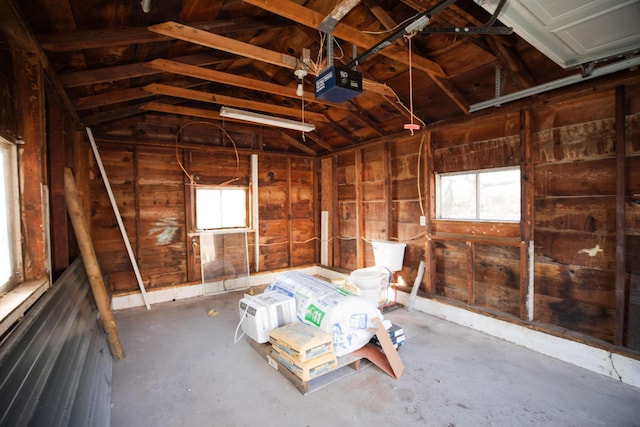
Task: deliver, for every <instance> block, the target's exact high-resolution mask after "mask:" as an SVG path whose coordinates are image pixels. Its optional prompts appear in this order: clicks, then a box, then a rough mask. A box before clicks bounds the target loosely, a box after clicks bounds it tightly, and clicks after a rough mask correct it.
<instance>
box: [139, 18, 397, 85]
mask: <svg viewBox="0 0 640 427" xmlns="http://www.w3.org/2000/svg"><path fill="white" fill-rule="evenodd" d="M149 31H153V32H156V33H159V34H164V35H167V36H170V37H173V38H175V39H179V40H184V41H187V42H190V43H194V44H198V45H200V46H206V47H210V48H212V49H218V50H222V51H224V52H229V53H233V54H234V55H240V56H244V57H246V58H251V59H255V60H257V61H261V62H266V63H267V64H272V65H276V66H278V67H283V68H287V69H290V70H295V69H296V68H297V67H298V65H299V62H298V58H296V57H295V56H291V55H287V54H285V53H280V52H275V51H273V50H269V49H265V48H263V47H260V46H255V45H252V44H250V43H244V42H241V41H238V40H234V39H231V38H228V37H223V36H221V35H218V34H214V33H211V32H208V31H203V30H199V29H197V28H193V27H190V26H188V25H183V24H178V23H177V22H172V21H169V22H165V23H162V24H157V25H152V26H150V27H149ZM307 71H308V72H309V74H311V75H313V74H315V73H314V72H313V70H307ZM292 77H293V74H292ZM362 89H363V90H364V91H369V92H375V93H378V94H381V95H384V94H385V93H388V89H387V88H386V87H385V86H384V85H381V84H380V83H378V82H374V81H371V80H367V79H362Z"/></svg>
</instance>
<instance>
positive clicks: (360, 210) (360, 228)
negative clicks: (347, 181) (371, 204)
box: [353, 149, 365, 268]
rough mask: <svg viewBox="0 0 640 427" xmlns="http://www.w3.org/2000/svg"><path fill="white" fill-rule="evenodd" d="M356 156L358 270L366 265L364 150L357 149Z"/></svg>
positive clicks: (354, 153)
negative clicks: (363, 182) (363, 180)
mask: <svg viewBox="0 0 640 427" xmlns="http://www.w3.org/2000/svg"><path fill="white" fill-rule="evenodd" d="M353 155H354V156H355V160H356V164H355V172H354V175H355V183H354V186H355V192H356V194H355V196H356V268H363V267H364V266H365V265H364V239H363V238H364V237H365V236H364V233H365V226H364V221H365V210H364V202H363V199H364V195H363V194H362V178H363V169H364V167H363V159H362V158H363V156H364V151H363V150H362V149H356V150H355V151H354V152H353Z"/></svg>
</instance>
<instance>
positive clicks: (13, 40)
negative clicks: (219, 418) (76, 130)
mask: <svg viewBox="0 0 640 427" xmlns="http://www.w3.org/2000/svg"><path fill="white" fill-rule="evenodd" d="M0 11H2V12H1V13H0V33H3V34H4V36H5V39H6V40H7V41H8V42H9V44H10V45H11V47H12V48H13V49H17V50H22V51H24V52H28V53H30V54H32V55H34V56H35V57H37V58H38V61H39V62H40V66H41V67H42V69H43V70H44V72H45V73H46V74H47V77H48V78H49V80H50V81H51V84H52V86H53V88H54V90H55V91H56V92H57V93H58V95H59V96H60V98H61V99H62V101H63V103H64V105H65V107H66V109H67V113H68V114H69V115H70V116H71V117H72V118H73V121H74V122H75V124H76V125H78V126H80V125H81V122H80V118H79V117H78V115H77V114H76V112H75V110H74V109H73V106H72V105H71V101H69V98H68V97H67V93H66V92H65V91H64V89H63V86H62V84H61V83H60V80H59V79H58V75H57V73H56V72H55V71H54V69H53V67H52V66H51V64H50V63H49V59H48V58H47V56H46V55H45V54H44V51H43V50H42V48H41V47H40V45H39V44H38V41H37V40H36V38H35V36H34V35H33V33H32V32H31V29H30V28H29V27H28V26H27V24H26V23H25V22H27V21H26V20H24V19H23V18H22V16H21V15H20V13H19V12H18V8H17V7H16V5H15V3H14V2H13V0H0ZM16 75H20V72H18V73H17V74H16Z"/></svg>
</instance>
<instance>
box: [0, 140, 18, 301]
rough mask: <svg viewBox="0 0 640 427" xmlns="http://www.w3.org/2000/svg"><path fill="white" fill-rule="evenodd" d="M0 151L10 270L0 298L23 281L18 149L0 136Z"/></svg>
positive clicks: (0, 289)
mask: <svg viewBox="0 0 640 427" xmlns="http://www.w3.org/2000/svg"><path fill="white" fill-rule="evenodd" d="M0 150H1V151H2V153H3V156H2V159H3V161H4V162H5V164H4V165H3V170H4V178H3V179H4V182H5V190H4V191H5V198H6V201H7V204H6V206H7V212H6V215H7V235H8V236H7V237H8V239H7V241H8V243H9V258H10V264H11V268H12V272H11V275H10V276H9V278H8V280H7V281H6V282H5V283H0V296H1V295H4V294H6V293H7V292H9V291H11V290H12V289H14V288H15V287H16V286H18V285H19V284H20V283H21V282H22V281H23V280H24V274H23V266H22V242H21V241H22V237H21V227H20V221H21V219H20V192H19V185H18V183H19V177H18V149H17V146H16V144H14V143H12V142H10V141H8V140H6V139H5V138H3V137H1V136H0Z"/></svg>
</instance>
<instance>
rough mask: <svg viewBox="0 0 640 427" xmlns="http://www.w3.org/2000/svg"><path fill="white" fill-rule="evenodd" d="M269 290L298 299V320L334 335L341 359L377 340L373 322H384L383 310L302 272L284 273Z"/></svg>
mask: <svg viewBox="0 0 640 427" xmlns="http://www.w3.org/2000/svg"><path fill="white" fill-rule="evenodd" d="M267 290H277V291H279V292H282V293H284V294H286V295H289V296H292V297H294V298H295V299H296V307H297V317H298V320H300V321H301V322H304V323H307V324H309V325H314V326H317V327H318V328H320V329H322V330H323V331H324V332H326V333H328V334H329V335H331V337H332V340H333V348H334V352H335V353H336V356H338V357H340V356H344V355H345V354H348V353H351V352H352V351H355V350H357V349H359V348H360V347H362V346H364V345H365V344H367V343H368V342H369V340H370V339H371V337H373V332H372V331H371V330H370V328H374V326H373V323H372V321H373V319H374V318H378V319H380V321H383V320H384V318H383V316H382V313H381V312H380V310H378V308H376V307H375V306H374V305H373V304H371V303H370V302H369V301H367V300H366V299H364V298H362V297H359V296H357V295H353V294H351V293H349V292H347V291H345V290H344V289H340V288H337V287H336V286H334V285H333V284H331V283H328V282H325V281H324V280H320V279H317V278H315V277H313V276H310V275H308V274H305V273H301V272H298V271H288V272H285V273H282V274H281V275H279V276H278V277H277V278H276V281H275V282H273V283H272V284H271V285H269V286H268V287H267Z"/></svg>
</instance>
